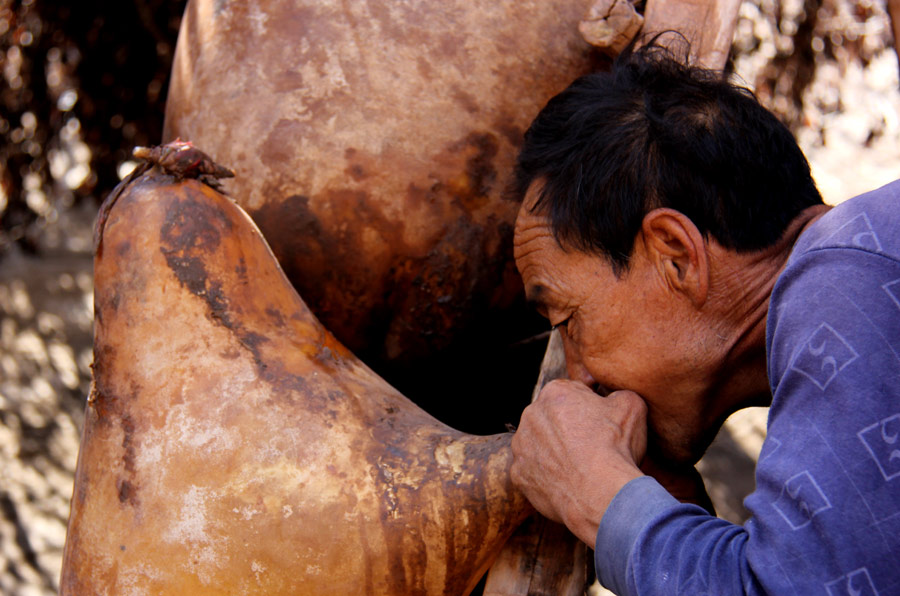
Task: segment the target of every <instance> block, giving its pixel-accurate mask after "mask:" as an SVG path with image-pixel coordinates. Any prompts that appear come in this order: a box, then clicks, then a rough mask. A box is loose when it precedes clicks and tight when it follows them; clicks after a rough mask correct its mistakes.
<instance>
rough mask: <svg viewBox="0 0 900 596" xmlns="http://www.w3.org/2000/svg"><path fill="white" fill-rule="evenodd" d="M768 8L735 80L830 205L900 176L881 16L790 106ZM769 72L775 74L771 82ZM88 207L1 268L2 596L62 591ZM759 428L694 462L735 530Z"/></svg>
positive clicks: (740, 419)
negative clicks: (761, 105) (762, 107)
mask: <svg viewBox="0 0 900 596" xmlns="http://www.w3.org/2000/svg"><path fill="white" fill-rule="evenodd" d="M773 6H774V4H773V3H771V2H770V3H766V2H763V1H753V2H751V1H748V2H745V4H744V5H743V6H742V9H741V22H740V24H739V29H738V34H737V36H736V41H735V48H736V50H737V58H736V60H735V69H736V73H737V75H738V76H740V77H741V79H742V80H744V81H745V82H746V83H747V84H748V85H750V86H753V87H755V88H756V90H757V92H758V93H759V95H760V97H761V98H762V99H763V101H765V102H767V105H770V106H771V107H772V108H773V109H775V110H776V111H777V112H778V113H779V114H780V115H782V116H783V117H785V118H786V120H789V121H791V120H792V119H793V121H795V122H796V123H797V125H796V126H795V127H794V128H795V130H796V134H797V138H798V140H799V141H800V143H801V146H802V147H803V148H804V151H806V152H807V155H808V156H809V158H810V161H811V163H812V166H813V172H814V175H815V177H816V179H817V181H818V183H819V185H820V188H821V190H822V191H823V194H824V195H825V197H826V200H828V201H829V202H831V203H836V202H839V201H840V200H843V199H846V198H849V197H850V196H853V195H854V194H857V193H859V192H862V191H864V190H868V189H871V188H875V187H877V186H880V185H881V184H884V183H886V182H889V181H891V180H893V179H895V178H898V177H900V160H898V155H900V153H898V148H900V116H898V114H900V92H898V75H897V57H896V55H895V53H894V52H893V50H892V49H890V43H891V38H890V33H889V22H888V19H887V17H886V15H885V13H884V8H883V6H882V5H881V4H879V3H871V2H870V3H865V2H849V1H847V2H844V1H835V2H831V3H826V4H825V5H824V6H825V7H826V8H828V10H826V11H825V12H824V13H823V14H820V15H819V16H820V18H819V20H818V24H817V25H816V26H817V27H820V28H821V27H825V28H826V29H825V33H824V34H823V35H825V36H826V38H827V41H828V43H827V44H825V45H823V46H822V48H823V49H820V50H819V51H820V52H821V53H822V54H823V56H822V57H817V58H816V60H815V63H814V65H815V69H814V71H813V75H812V77H811V79H810V81H808V84H806V85H804V87H803V90H802V93H801V94H800V101H799V103H794V104H792V103H791V101H790V99H789V97H790V93H789V91H790V89H788V90H787V91H786V90H785V88H784V85H785V84H788V86H789V85H790V80H789V81H788V83H784V77H785V76H788V78H789V79H790V78H791V76H794V79H791V80H793V81H795V82H796V80H797V79H796V74H797V72H798V70H797V67H796V65H794V66H792V64H793V63H791V62H790V61H789V60H788V61H787V62H782V63H779V62H778V56H780V55H781V54H783V53H784V52H783V49H784V48H783V47H782V46H783V45H784V44H786V43H789V42H790V41H791V40H792V39H795V37H792V36H791V35H792V34H791V26H792V25H790V23H794V25H793V26H795V27H796V26H797V23H799V24H800V25H801V26H802V25H803V23H804V22H805V21H804V18H805V17H804V14H803V12H802V11H803V9H804V8H803V7H804V3H803V2H799V1H795V2H784V3H781V4H780V6H781V9H780V13H779V11H778V10H776V9H775V8H773ZM860 6H862V7H863V8H865V9H866V11H867V12H865V11H864V12H862V13H860V12H859V7H860ZM792 11H793V12H792ZM820 11H821V9H820ZM773 14H779V16H778V18H776V19H774V20H773V18H772V15H773ZM823 23H824V24H823ZM795 32H796V30H795ZM814 39H819V38H815V37H814ZM823 39H824V38H823ZM838 41H841V43H837V42H838ZM815 45H816V44H815V43H814V42H813V46H815ZM829 48H830V49H829ZM779 52H780V53H779ZM829 52H830V53H829ZM826 54H827V55H826ZM773 64H775V65H776V67H777V68H781V69H782V70H777V69H776V71H772V68H773V66H772V65H773ZM779 64H780V66H779ZM792 68H794V70H793V71H792V70H791V69H792ZM801 70H802V69H801ZM785 73H787V75H785ZM786 98H788V99H786ZM847 164H853V167H852V168H850V167H848V166H847ZM94 208H95V206H91V205H90V204H84V205H83V207H81V208H80V209H78V210H72V211H69V212H67V213H64V214H62V215H61V216H60V218H59V219H58V220H57V221H56V222H54V223H52V224H47V225H46V226H45V228H44V230H43V231H42V233H41V244H42V249H43V250H42V253H41V255H40V257H34V256H26V255H24V254H22V253H21V252H19V251H17V250H15V249H13V250H11V251H10V252H7V253H6V254H5V255H3V256H2V257H0V479H2V482H0V593H2V594H6V595H9V596H20V595H21V596H30V595H43V594H53V593H55V592H56V590H57V586H58V576H59V570H60V565H61V560H62V548H63V542H64V538H65V523H66V519H67V516H68V510H69V498H70V495H71V489H72V477H73V472H74V468H75V463H76V458H77V449H78V440H79V432H80V429H81V424H82V410H83V405H84V398H85V396H86V395H87V392H88V388H89V382H90V362H91V359H92V353H91V325H92V310H93V306H92V278H91V256H90V229H91V222H92V219H93V209H94ZM765 417H766V410H765V409H760V408H757V409H753V410H749V411H744V412H740V413H738V414H737V415H735V416H734V417H733V418H732V419H731V420H730V421H729V422H728V424H727V425H726V427H725V428H724V429H723V430H722V432H721V433H720V435H719V437H718V438H717V440H716V443H715V444H714V446H713V447H712V448H711V449H710V451H709V453H708V454H707V456H706V457H705V458H704V460H703V461H702V462H701V464H700V469H701V471H702V472H703V474H704V476H705V478H706V480H707V484H708V488H709V491H710V494H711V496H712V498H713V501H714V502H715V504H716V506H717V509H718V511H719V514H720V515H721V516H722V517H724V518H726V519H729V520H732V521H735V522H738V523H739V522H742V521H743V520H744V519H745V518H746V511H744V509H743V506H742V501H743V497H744V496H746V495H747V494H748V493H749V492H751V491H752V489H753V468H754V465H755V461H756V457H757V454H758V453H759V449H760V447H761V445H762V441H763V440H764V438H765Z"/></svg>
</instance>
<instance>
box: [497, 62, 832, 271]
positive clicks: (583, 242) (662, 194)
mask: <svg viewBox="0 0 900 596" xmlns="http://www.w3.org/2000/svg"><path fill="white" fill-rule="evenodd" d="M538 180H540V181H541V182H542V184H543V186H542V191H541V196H540V199H539V200H538V202H537V203H536V209H537V211H538V212H540V213H543V214H545V215H547V216H548V217H549V219H550V221H551V223H552V227H553V232H554V234H555V235H556V236H557V238H558V239H559V240H561V241H563V242H565V243H568V244H569V245H571V246H572V247H574V248H578V249H580V250H583V251H586V252H591V253H596V254H600V255H604V256H605V257H606V258H607V259H609V261H610V263H612V265H613V266H614V268H615V269H616V271H617V272H621V271H624V270H625V269H627V266H628V260H629V256H630V255H631V250H632V247H633V242H634V239H635V236H636V235H637V232H638V229H639V228H640V226H641V221H642V219H643V217H644V215H646V214H647V213H648V212H650V211H651V210H653V209H655V208H658V207H669V208H672V209H675V210H677V211H679V212H681V213H683V214H685V215H686V216H687V217H689V218H690V219H691V221H692V222H693V223H694V224H695V225H696V226H697V228H698V229H699V230H700V232H701V233H702V234H704V235H707V234H710V235H712V237H714V238H715V239H716V240H717V241H718V242H719V243H720V244H721V245H722V246H724V247H726V248H731V249H735V250H738V251H750V250H757V249H761V248H764V247H766V246H770V245H772V244H774V243H775V242H776V241H777V240H778V239H779V238H780V237H781V234H782V233H783V232H784V230H785V229H786V227H787V225H788V223H789V222H790V221H791V220H792V219H793V218H794V217H795V216H796V215H797V214H798V213H799V212H800V211H802V210H803V209H804V208H806V207H809V206H811V205H815V204H821V203H822V198H821V196H820V195H819V192H818V190H817V189H816V186H815V183H814V182H813V181H812V178H811V176H810V172H809V165H808V164H807V161H806V158H805V157H804V156H803V153H802V152H801V151H800V149H799V148H798V147H797V144H796V142H795V141H794V138H793V136H792V135H791V133H790V131H789V130H788V129H787V128H785V126H784V125H782V124H781V123H780V122H779V121H778V119H777V118H775V116H773V115H772V114H771V113H770V112H768V111H767V110H766V109H765V108H763V107H762V106H761V105H760V104H759V103H758V102H757V101H756V99H755V98H754V97H753V95H752V94H751V93H750V92H749V91H747V90H746V89H744V88H741V87H738V86H736V85H733V84H731V83H729V82H728V81H726V80H723V79H722V77H721V75H720V74H718V73H716V72H713V71H708V70H704V69H701V68H696V67H690V66H685V65H683V64H681V63H680V62H679V61H677V60H676V59H675V58H674V57H673V55H672V54H671V53H670V52H669V51H668V50H666V49H664V48H662V47H659V46H655V45H652V44H651V45H648V46H645V47H643V48H641V49H638V50H635V51H633V52H632V51H627V52H626V53H625V54H623V55H622V56H620V57H619V59H618V60H617V61H616V64H615V66H614V68H613V70H612V71H611V72H604V73H597V74H591V75H588V76H585V77H582V78H580V79H578V80H576V81H575V82H574V83H572V85H570V86H569V88H567V89H566V90H565V91H563V92H562V93H560V94H559V95H557V96H556V97H554V98H553V99H551V100H550V102H549V103H548V104H547V105H546V107H544V109H543V110H542V111H541V113H540V114H539V115H538V116H537V118H536V119H535V120H534V122H533V123H532V125H531V127H530V129H529V130H528V132H527V133H526V135H525V143H524V146H523V147H522V150H521V152H520V154H519V159H518V163H517V167H516V180H515V184H516V191H517V192H518V196H519V197H520V198H522V197H524V196H525V193H526V191H527V190H528V188H529V187H530V186H531V185H532V184H533V183H534V182H535V181H538Z"/></svg>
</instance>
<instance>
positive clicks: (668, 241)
mask: <svg viewBox="0 0 900 596" xmlns="http://www.w3.org/2000/svg"><path fill="white" fill-rule="evenodd" d="M641 233H642V235H643V237H644V238H643V239H644V245H645V248H646V251H647V258H648V259H650V261H651V263H653V265H654V266H655V267H656V269H657V271H658V272H659V274H660V275H661V276H662V277H663V279H664V281H665V282H666V284H667V285H668V286H669V287H670V288H672V289H673V290H675V291H677V292H681V293H682V294H684V295H685V297H687V298H688V299H690V301H691V302H692V303H693V304H694V306H695V307H697V308H700V307H701V306H703V304H704V303H705V302H706V298H707V295H708V294H709V260H708V258H707V252H706V242H704V240H703V235H702V234H701V233H700V230H698V229H697V226H696V225H694V222H692V221H691V220H690V219H689V218H688V217H687V216H686V215H684V214H683V213H681V212H680V211H675V210H674V209H668V208H660V209H654V210H653V211H651V212H650V213H648V214H647V215H645V216H644V221H643V223H642V225H641Z"/></svg>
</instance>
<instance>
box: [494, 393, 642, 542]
mask: <svg viewBox="0 0 900 596" xmlns="http://www.w3.org/2000/svg"><path fill="white" fill-rule="evenodd" d="M646 416H647V408H646V406H645V405H644V402H643V400H641V398H640V397H638V395H637V394H636V393H633V392H631V391H616V392H614V393H611V394H610V395H609V396H607V397H602V396H600V395H597V394H596V393H594V392H593V391H591V389H589V388H588V387H587V386H586V385H584V384H582V383H578V382H575V381H565V380H559V381H553V382H552V383H549V384H548V385H547V386H546V387H544V389H543V390H542V391H541V394H540V395H539V396H538V398H537V400H535V402H534V403H533V404H531V405H530V406H528V407H527V408H525V411H524V412H523V413H522V420H521V422H520V424H519V428H518V430H517V431H516V434H515V436H514V437H513V440H512V449H513V456H514V459H513V465H512V469H511V475H512V481H513V483H514V484H515V485H516V486H518V487H519V489H520V490H522V492H523V493H525V496H526V497H528V500H529V501H531V504H532V505H534V507H535V508H536V509H537V510H538V511H540V512H541V513H542V514H544V515H545V516H547V517H548V518H550V519H552V520H555V521H559V522H562V523H564V524H565V525H566V526H568V528H569V529H570V530H571V531H572V533H573V534H575V535H576V536H578V537H579V538H580V539H581V540H583V541H584V542H586V543H587V544H588V545H590V546H591V547H593V545H594V538H595V536H596V534H597V527H598V526H599V524H600V519H601V518H602V517H603V514H604V513H605V512H606V508H607V507H608V506H609V503H610V502H611V501H612V499H613V497H614V496H615V495H616V493H617V492H618V491H619V489H621V488H622V487H623V486H625V484H627V483H628V482H629V481H630V480H632V479H634V478H637V477H639V476H642V475H643V474H642V473H641V471H640V469H639V468H638V465H637V463H636V462H640V461H641V460H642V459H643V458H644V452H645V451H646V448H647V422H646Z"/></svg>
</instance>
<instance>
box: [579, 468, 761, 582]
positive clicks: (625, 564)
mask: <svg viewBox="0 0 900 596" xmlns="http://www.w3.org/2000/svg"><path fill="white" fill-rule="evenodd" d="M746 541H747V532H746V531H745V530H744V529H743V528H742V527H740V526H736V525H734V524H732V523H729V522H727V521H724V520H721V519H718V518H715V517H713V516H711V515H709V514H708V513H707V512H706V511H705V510H704V509H703V508H701V507H698V506H696V505H690V504H684V503H679V502H678V501H677V500H676V499H675V498H674V497H673V496H672V495H670V494H669V493H668V492H667V491H666V489H664V488H663V487H662V486H660V484H659V483H658V482H656V480H654V479H653V478H651V477H649V476H642V477H640V478H635V479H634V480H632V481H631V482H629V483H628V484H626V485H625V486H624V487H623V488H622V489H621V490H620V491H619V492H618V493H617V494H616V496H615V498H613V500H612V503H610V506H609V508H608V509H607V511H606V514H605V515H604V516H603V519H602V520H601V522H600V527H599V529H598V531H597V541H596V545H595V547H596V548H595V550H594V563H595V567H596V570H597V577H598V579H599V580H600V583H602V584H603V585H604V586H606V587H607V588H608V589H610V590H612V591H613V592H614V593H616V594H619V595H620V596H626V595H630V594H685V595H688V594H690V595H692V596H703V595H705V594H709V595H713V594H720V595H726V594H761V593H762V592H761V591H760V589H759V587H758V586H757V585H756V583H755V581H754V578H753V574H752V572H751V571H750V570H749V568H748V567H747V562H746V557H744V553H743V550H744V546H745V544H746Z"/></svg>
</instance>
